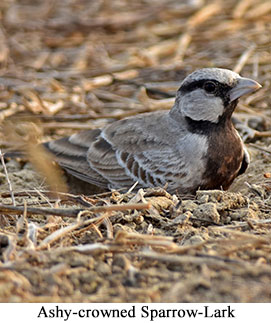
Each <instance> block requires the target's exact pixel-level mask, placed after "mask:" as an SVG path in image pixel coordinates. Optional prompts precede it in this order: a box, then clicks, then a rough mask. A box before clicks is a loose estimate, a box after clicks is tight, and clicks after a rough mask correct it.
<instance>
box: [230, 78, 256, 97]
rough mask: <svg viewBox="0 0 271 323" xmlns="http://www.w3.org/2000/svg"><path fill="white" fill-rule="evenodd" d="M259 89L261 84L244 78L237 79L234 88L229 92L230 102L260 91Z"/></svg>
mask: <svg viewBox="0 0 271 323" xmlns="http://www.w3.org/2000/svg"><path fill="white" fill-rule="evenodd" d="M261 87H262V86H261V84H259V83H258V82H256V81H254V80H251V79H248V78H245V77H240V78H238V80H237V84H236V85H235V87H234V88H233V89H231V90H230V100H231V102H232V101H234V100H236V99H238V98H240V97H241V96H243V95H245V94H248V93H252V92H254V91H256V90H258V89H260V88H261Z"/></svg>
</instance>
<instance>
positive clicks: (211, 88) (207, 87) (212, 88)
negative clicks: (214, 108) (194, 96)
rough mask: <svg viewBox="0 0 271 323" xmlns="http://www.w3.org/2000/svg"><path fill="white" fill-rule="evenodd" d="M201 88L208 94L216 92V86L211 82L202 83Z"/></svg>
mask: <svg viewBox="0 0 271 323" xmlns="http://www.w3.org/2000/svg"><path fill="white" fill-rule="evenodd" d="M203 88H204V90H205V91H206V92H208V93H214V92H215V90H216V84H215V83H214V82H212V81H207V82H205V83H204V85H203Z"/></svg>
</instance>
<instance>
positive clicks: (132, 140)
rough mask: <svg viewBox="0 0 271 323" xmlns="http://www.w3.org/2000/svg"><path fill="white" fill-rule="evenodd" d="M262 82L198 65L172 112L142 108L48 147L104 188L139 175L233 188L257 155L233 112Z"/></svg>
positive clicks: (159, 182)
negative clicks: (251, 154) (249, 148)
mask: <svg viewBox="0 0 271 323" xmlns="http://www.w3.org/2000/svg"><path fill="white" fill-rule="evenodd" d="M259 87H260V85H259V84H258V83H257V82H255V81H253V80H250V79H246V78H241V77H240V76H239V75H238V74H236V73H234V72H232V71H230V70H225V69H218V68H207V69H201V70H197V71H195V72H194V73H192V74H190V75H188V76H187V77H186V78H185V80H184V81H183V82H182V84H181V87H180V88H179V90H178V92H177V96H176V101H175V104H174V106H173V107H172V109H171V110H170V111H158V112H151V113H145V114H140V115H137V116H134V117H130V118H126V119H123V120H119V121H116V122H114V123H112V124H110V125H108V126H106V127H105V128H104V129H95V130H88V131H83V132H80V133H77V134H74V135H72V136H70V137H67V138H62V139H59V140H56V141H51V142H48V143H46V144H45V146H46V147H47V148H48V149H49V150H50V151H51V152H52V153H53V154H54V155H55V159H56V161H57V162H58V163H59V165H60V166H61V167H63V168H64V169H65V170H66V171H67V172H68V173H70V174H72V175H74V176H75V177H77V178H79V179H81V180H83V181H86V182H89V183H91V184H94V185H96V186H99V187H102V188H104V189H108V188H123V187H126V188H129V187H131V186H132V185H133V184H134V183H135V182H138V187H154V186H160V187H163V186H165V185H167V189H168V191H169V192H171V193H172V192H179V193H182V194H187V193H194V192H195V191H196V190H197V189H198V188H201V189H216V188H223V189H228V187H229V186H230V184H231V183H232V182H233V180H234V179H235V177H236V176H238V175H239V174H240V173H242V172H244V171H245V169H246V167H247V164H248V161H249V159H248V154H247V152H246V150H245V149H244V145H243V143H242V141H241V139H240V137H239V135H238V133H237V131H236V130H235V129H234V127H233V125H232V122H231V115H232V113H233V111H234V109H235V107H236V105H237V101H238V98H239V97H241V96H242V95H244V94H248V93H251V92H253V91H255V90H257V89H258V88H259Z"/></svg>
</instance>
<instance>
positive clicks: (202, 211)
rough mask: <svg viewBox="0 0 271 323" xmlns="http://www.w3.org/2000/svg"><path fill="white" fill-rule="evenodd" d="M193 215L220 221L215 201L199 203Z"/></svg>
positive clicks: (207, 219)
mask: <svg viewBox="0 0 271 323" xmlns="http://www.w3.org/2000/svg"><path fill="white" fill-rule="evenodd" d="M193 216H194V217H195V218H197V219H200V220H203V221H204V220H206V221H213V222H215V223H219V221H220V215H219V213H218V212H217V208H216V204H215V203H211V202H209V203H205V204H201V205H199V206H198V207H197V208H196V209H195V210H194V212H193Z"/></svg>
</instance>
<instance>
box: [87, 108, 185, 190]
mask: <svg viewBox="0 0 271 323" xmlns="http://www.w3.org/2000/svg"><path fill="white" fill-rule="evenodd" d="M174 135H175V137H176V133H174V134H173V129H170V127H168V115H167V114H166V113H165V112H159V113H151V114H144V115H140V116H137V117H136V118H135V117H134V118H127V119H124V120H120V121H118V122H115V123H113V124H112V125H110V126H108V127H106V128H105V129H104V130H103V131H102V132H101V134H100V136H99V137H98V138H97V140H96V141H95V142H94V143H93V144H92V145H91V147H90V148H89V151H88V154H87V159H88V162H89V164H90V165H91V167H92V168H93V169H95V170H96V171H97V172H98V173H99V174H100V175H102V177H103V178H106V179H107V180H108V182H109V183H111V185H112V186H113V187H129V186H131V185H133V183H135V182H136V181H138V183H139V186H143V187H147V186H161V185H165V184H166V183H167V182H168V181H172V182H176V176H183V175H184V174H183V172H182V169H183V166H184V160H183V161H182V157H181V156H180V152H179V151H178V149H177V147H176V146H175V141H174V140H176V138H174Z"/></svg>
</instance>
